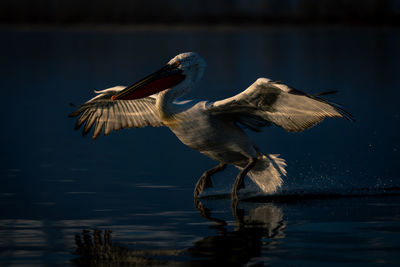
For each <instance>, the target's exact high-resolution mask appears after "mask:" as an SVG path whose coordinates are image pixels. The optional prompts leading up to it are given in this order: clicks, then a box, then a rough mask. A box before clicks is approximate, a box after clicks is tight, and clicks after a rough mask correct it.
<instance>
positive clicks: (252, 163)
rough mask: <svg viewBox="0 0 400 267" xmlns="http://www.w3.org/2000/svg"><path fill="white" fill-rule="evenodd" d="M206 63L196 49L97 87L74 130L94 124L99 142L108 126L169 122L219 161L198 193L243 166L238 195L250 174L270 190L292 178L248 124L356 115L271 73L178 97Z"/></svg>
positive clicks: (297, 123)
mask: <svg viewBox="0 0 400 267" xmlns="http://www.w3.org/2000/svg"><path fill="white" fill-rule="evenodd" d="M205 67H206V63H205V61H204V60H203V59H202V58H201V57H200V56H199V55H197V54H196V53H193V52H189V53H183V54H179V55H177V56H176V57H174V58H173V59H171V60H170V61H169V62H168V63H167V65H166V66H165V67H164V68H162V69H161V70H159V71H157V72H155V73H154V74H152V75H149V76H147V77H146V78H144V79H142V80H141V81H139V82H137V83H135V84H133V85H132V86H129V87H122V86H116V87H112V88H109V89H106V90H102V91H95V92H96V93H97V94H98V95H97V96H96V97H94V98H92V99H91V100H89V101H87V102H86V103H84V104H83V105H81V106H80V107H79V108H78V109H77V110H76V111H75V112H73V113H71V114H70V116H71V117H75V116H79V115H80V117H79V118H78V120H77V123H76V128H77V129H78V128H79V127H80V126H82V125H83V124H84V123H85V126H84V129H83V134H87V133H88V132H89V131H90V129H91V128H92V127H94V131H93V138H94V139H95V138H97V137H98V136H99V135H100V133H101V132H102V130H104V134H105V135H108V134H109V133H110V132H111V131H117V130H120V129H123V128H132V127H144V126H167V127H169V128H170V129H171V130H172V131H173V132H174V133H175V135H176V136H177V137H178V138H179V139H180V140H181V141H182V143H184V144H185V145H187V146H189V147H191V148H193V149H196V150H198V151H199V152H201V153H203V154H205V155H206V156H208V157H210V158H212V159H214V160H216V161H218V162H220V165H218V166H217V167H215V168H213V169H211V170H209V171H206V172H205V173H204V174H203V175H202V177H201V178H200V179H199V181H198V183H197V185H196V188H195V192H194V195H195V197H197V196H198V195H199V194H201V193H202V192H203V191H204V189H205V188H207V187H211V186H212V182H211V179H210V177H211V175H212V174H214V173H215V172H217V171H221V170H223V169H224V168H225V167H226V165H227V164H232V165H234V166H236V167H237V168H239V169H240V170H241V172H240V173H239V175H238V176H237V178H236V180H235V184H234V186H233V190H232V196H233V198H235V199H237V194H238V193H237V191H238V190H239V189H240V188H243V187H244V182H243V179H244V177H245V176H246V175H248V176H249V177H250V178H251V179H252V180H253V181H254V182H255V184H257V185H258V186H259V188H260V189H261V190H262V191H264V192H265V193H273V192H275V191H276V189H277V188H278V187H279V186H281V184H282V178H281V176H282V175H286V171H285V166H286V164H285V161H284V160H283V159H281V158H279V157H278V155H272V154H266V155H264V154H263V153H261V152H260V151H259V150H258V148H257V147H256V146H255V145H254V144H253V142H252V141H251V140H250V139H249V138H248V136H247V135H246V133H245V131H244V130H243V127H242V126H244V127H246V128H249V129H251V130H254V131H260V130H261V129H262V128H263V127H265V126H268V125H271V124H274V125H276V126H279V127H282V128H283V129H285V130H287V131H293V132H300V131H302V130H304V129H308V128H310V127H312V126H314V125H315V124H317V123H319V122H321V121H322V120H323V119H324V118H325V117H344V118H347V119H350V120H351V119H352V118H351V115H350V114H349V113H348V112H346V111H345V110H344V109H343V108H342V107H341V106H339V105H337V104H334V103H331V102H328V101H327V100H325V99H322V98H320V97H318V96H316V95H311V94H307V93H303V92H301V91H299V90H296V89H293V88H290V87H288V86H287V85H284V84H282V83H279V82H274V81H271V80H269V79H266V78H259V79H257V81H256V82H254V83H253V84H252V85H251V86H250V87H249V88H247V89H246V90H244V91H243V92H242V93H240V94H238V95H236V96H233V97H230V98H227V99H224V100H220V101H216V102H210V101H194V100H193V101H183V102H178V101H177V98H178V97H181V96H182V95H184V94H185V93H186V92H188V91H189V90H191V89H193V88H194V87H195V86H196V84H197V83H198V81H199V80H200V79H201V77H202V75H203V72H204V69H205Z"/></svg>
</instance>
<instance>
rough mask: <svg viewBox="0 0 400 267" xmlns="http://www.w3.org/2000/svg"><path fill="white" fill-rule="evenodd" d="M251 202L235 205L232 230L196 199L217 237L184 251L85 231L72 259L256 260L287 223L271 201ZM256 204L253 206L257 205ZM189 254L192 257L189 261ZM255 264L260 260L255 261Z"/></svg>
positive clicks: (84, 262)
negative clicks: (139, 247)
mask: <svg viewBox="0 0 400 267" xmlns="http://www.w3.org/2000/svg"><path fill="white" fill-rule="evenodd" d="M246 204H251V206H252V208H251V209H249V210H245V209H239V208H238V207H237V205H235V204H233V205H232V209H233V210H232V212H233V216H234V218H235V228H234V229H233V230H230V229H229V227H228V223H227V222H226V221H225V220H222V219H219V218H217V217H214V216H213V215H212V211H211V209H209V208H207V207H205V206H204V204H203V203H202V202H200V201H195V205H196V208H197V209H198V210H199V212H200V215H201V216H202V217H204V218H206V219H207V220H210V221H212V222H215V224H213V225H212V226H210V227H211V228H215V229H216V230H217V234H216V235H214V236H207V237H204V238H202V239H200V240H198V241H196V242H195V243H194V244H193V246H191V247H189V248H186V249H181V250H137V249H131V248H128V247H124V246H122V245H118V244H114V243H113V242H112V240H111V231H110V230H105V231H103V232H102V231H100V230H94V231H92V232H91V231H88V230H84V231H83V233H82V235H76V237H75V243H76V250H75V254H76V255H78V256H79V258H77V259H75V260H74V261H73V262H74V263H75V264H76V265H78V266H117V265H118V266H119V265H120V264H123V265H124V266H125V265H126V266H131V265H132V266H133V265H135V266H136V265H147V266H160V265H174V266H188V265H189V266H199V265H203V264H224V265H227V266H242V265H243V264H246V263H248V262H249V261H254V260H255V259H254V258H257V257H259V256H260V255H261V250H262V249H266V248H267V249H273V248H274V247H275V245H276V243H277V239H279V238H282V237H284V230H285V227H286V222H285V221H284V220H283V213H282V210H281V209H280V208H279V207H277V206H276V205H274V204H272V203H263V204H254V203H246ZM253 204H254V205H256V207H254V205H253ZM188 257H189V260H188ZM253 263H254V264H256V263H257V261H256V262H253Z"/></svg>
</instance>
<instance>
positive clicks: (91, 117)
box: [69, 86, 163, 139]
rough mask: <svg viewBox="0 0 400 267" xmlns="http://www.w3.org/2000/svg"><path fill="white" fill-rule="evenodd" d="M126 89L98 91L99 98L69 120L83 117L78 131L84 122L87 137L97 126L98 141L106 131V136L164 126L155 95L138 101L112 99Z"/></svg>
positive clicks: (76, 125) (79, 110)
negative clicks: (133, 128)
mask: <svg viewBox="0 0 400 267" xmlns="http://www.w3.org/2000/svg"><path fill="white" fill-rule="evenodd" d="M124 88H125V87H124V86H115V87H112V88H109V89H105V90H102V91H95V93H97V94H98V95H97V96H96V97H94V98H92V99H90V100H89V101H87V102H86V103H84V104H82V105H81V106H79V107H78V109H77V110H76V111H74V112H72V113H71V114H69V117H77V116H79V118H78V120H77V122H76V124H75V129H79V128H80V127H81V126H82V125H83V124H84V123H85V126H84V128H83V135H86V134H87V133H88V132H89V131H90V130H91V128H92V126H94V131H93V139H96V138H97V137H98V136H99V135H100V133H101V132H102V129H104V135H108V134H109V133H110V132H111V131H118V130H120V129H123V128H132V127H144V126H154V127H157V126H162V125H163V124H162V122H161V120H160V118H159V116H158V113H157V110H156V107H155V102H156V99H155V97H154V96H149V97H145V98H141V99H136V100H111V96H112V95H115V94H116V93H118V92H120V91H121V90H123V89H124Z"/></svg>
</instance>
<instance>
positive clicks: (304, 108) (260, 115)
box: [210, 78, 352, 132]
mask: <svg viewBox="0 0 400 267" xmlns="http://www.w3.org/2000/svg"><path fill="white" fill-rule="evenodd" d="M210 112H211V113H212V114H215V115H218V114H231V115H232V116H233V117H234V118H235V119H236V120H237V121H238V122H239V123H241V124H244V125H245V126H249V128H251V129H253V130H259V129H260V128H261V127H263V126H266V125H268V122H272V123H273V124H275V125H277V126H280V127H282V128H283V129H285V130H287V131H291V132H300V131H302V130H305V129H308V128H310V127H312V126H314V125H315V124H317V123H318V122H320V121H322V120H323V119H324V118H325V117H344V118H346V119H349V120H352V118H351V115H350V114H349V113H348V112H346V111H345V110H344V109H342V107H341V106H340V105H338V104H335V103H331V102H328V101H327V100H325V99H322V98H320V97H317V96H315V95H310V94H307V93H303V92H301V91H298V90H296V89H293V88H290V87H288V86H286V85H284V84H281V83H279V82H273V81H271V80H269V79H266V78H260V79H257V81H256V82H255V83H253V84H252V85H251V86H250V87H249V88H247V89H246V90H245V91H243V92H242V93H240V94H238V95H236V96H233V97H231V98H227V99H224V100H221V101H217V102H215V103H214V104H213V105H211V106H210Z"/></svg>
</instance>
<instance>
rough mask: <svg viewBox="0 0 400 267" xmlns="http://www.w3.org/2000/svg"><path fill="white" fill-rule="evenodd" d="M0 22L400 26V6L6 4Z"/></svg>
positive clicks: (54, 0) (357, 2)
mask: <svg viewBox="0 0 400 267" xmlns="http://www.w3.org/2000/svg"><path fill="white" fill-rule="evenodd" d="M0 22H2V23H15V24H30V23H35V24H50V25H54V24H56V25H60V24H62V25H68V24H71V23H72V24H88V23H89V24H99V23H100V24H108V23H112V24H131V23H151V24H154V23H168V24H181V23H191V24H195V23H202V24H204V23H205V24H213V23H235V24H242V23H245V24H253V23H257V24H265V23H268V24H270V23H295V24H298V23H335V24H349V23H350V24H369V25H393V24H395V25H398V24H399V22H400V3H399V1H397V0H352V1H346V0H336V1H333V0H285V1H281V0H250V1H244V0H223V1H213V0H195V1H186V0H174V1H163V0H148V1H128V0H115V1H104V0H103V1H78V0H70V1H67V0H37V1H29V0H18V1H14V0H3V1H1V3H0Z"/></svg>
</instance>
